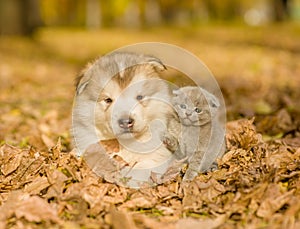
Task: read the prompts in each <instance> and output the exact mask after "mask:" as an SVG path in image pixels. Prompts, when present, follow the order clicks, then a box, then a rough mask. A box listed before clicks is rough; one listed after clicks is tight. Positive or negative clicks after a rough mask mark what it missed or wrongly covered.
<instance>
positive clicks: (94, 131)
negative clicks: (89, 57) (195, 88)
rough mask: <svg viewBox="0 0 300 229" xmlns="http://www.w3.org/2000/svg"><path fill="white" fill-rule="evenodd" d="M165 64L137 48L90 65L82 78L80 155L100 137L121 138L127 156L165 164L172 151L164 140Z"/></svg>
mask: <svg viewBox="0 0 300 229" xmlns="http://www.w3.org/2000/svg"><path fill="white" fill-rule="evenodd" d="M165 69H166V68H165V66H164V65H163V63H162V62H161V61H160V60H159V59H157V58H155V57H153V56H148V55H142V54H135V53H112V54H109V55H106V56H104V57H101V58H99V59H97V60H96V61H95V62H94V63H92V64H89V65H88V66H87V67H86V69H85V70H84V71H82V73H81V74H80V76H79V77H78V79H77V82H76V98H75V103H74V108H73V120H72V130H73V137H74V143H75V145H76V148H77V154H78V155H82V154H83V153H84V151H85V150H86V148H87V147H88V146H89V145H91V144H93V143H95V142H98V141H99V140H107V139H117V140H118V141H119V143H120V146H121V150H120V152H119V156H121V157H122V158H123V159H124V160H125V161H127V162H128V163H129V164H135V168H147V167H148V168H150V167H153V166H159V165H161V163H163V162H165V161H166V160H168V159H169V158H170V156H171V153H170V151H168V150H167V149H166V148H165V147H164V145H163V144H162V142H161V136H162V134H163V133H164V132H165V130H166V126H167V123H168V118H169V117H170V116H172V115H171V114H172V113H173V112H174V111H173V109H172V106H170V99H171V98H170V97H171V96H170V90H169V86H168V84H167V83H166V82H165V81H164V80H162V79H161V78H160V76H159V73H160V72H161V71H163V70H165Z"/></svg>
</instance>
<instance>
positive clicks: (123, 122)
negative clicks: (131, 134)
mask: <svg viewBox="0 0 300 229" xmlns="http://www.w3.org/2000/svg"><path fill="white" fill-rule="evenodd" d="M118 123H119V126H120V127H121V128H123V129H130V128H132V127H133V124H134V119H132V118H120V119H119V120H118Z"/></svg>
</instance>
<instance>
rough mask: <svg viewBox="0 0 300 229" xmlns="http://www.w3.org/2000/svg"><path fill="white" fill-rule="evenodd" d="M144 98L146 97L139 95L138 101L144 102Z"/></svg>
mask: <svg viewBox="0 0 300 229" xmlns="http://www.w3.org/2000/svg"><path fill="white" fill-rule="evenodd" d="M143 98H144V96H142V95H138V96H137V97H136V99H137V100H138V101H140V100H142V99H143Z"/></svg>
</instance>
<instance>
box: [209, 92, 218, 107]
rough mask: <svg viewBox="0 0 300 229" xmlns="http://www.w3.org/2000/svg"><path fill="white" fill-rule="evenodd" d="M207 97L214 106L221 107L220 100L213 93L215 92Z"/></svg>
mask: <svg viewBox="0 0 300 229" xmlns="http://www.w3.org/2000/svg"><path fill="white" fill-rule="evenodd" d="M206 99H207V100H208V103H209V105H210V106H211V107H213V108H218V107H220V102H219V100H218V99H217V98H216V97H215V96H214V95H213V94H209V95H208V96H207V97H206Z"/></svg>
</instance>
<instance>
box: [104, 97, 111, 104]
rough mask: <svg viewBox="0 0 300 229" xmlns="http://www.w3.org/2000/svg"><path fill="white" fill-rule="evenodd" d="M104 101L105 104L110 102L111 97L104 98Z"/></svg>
mask: <svg viewBox="0 0 300 229" xmlns="http://www.w3.org/2000/svg"><path fill="white" fill-rule="evenodd" d="M104 102H106V103H107V104H111V103H112V99H111V98H105V99H104Z"/></svg>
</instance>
